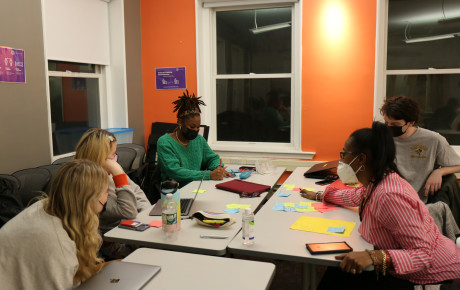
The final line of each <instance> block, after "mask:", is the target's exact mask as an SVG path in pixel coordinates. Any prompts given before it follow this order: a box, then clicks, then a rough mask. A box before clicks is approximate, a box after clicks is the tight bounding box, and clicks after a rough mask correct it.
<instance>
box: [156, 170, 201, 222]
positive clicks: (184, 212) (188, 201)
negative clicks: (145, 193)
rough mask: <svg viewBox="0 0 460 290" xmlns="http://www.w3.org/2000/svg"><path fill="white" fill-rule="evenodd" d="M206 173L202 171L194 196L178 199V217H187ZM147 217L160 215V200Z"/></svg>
mask: <svg viewBox="0 0 460 290" xmlns="http://www.w3.org/2000/svg"><path fill="white" fill-rule="evenodd" d="M206 171H207V170H205V171H204V173H203V176H202V177H201V181H200V185H198V189H197V190H196V192H195V195H194V196H193V198H181V199H180V215H181V216H188V215H189V213H190V209H191V208H192V204H193V202H194V201H195V199H196V196H197V195H198V192H200V188H201V184H202V183H203V180H204V176H205V175H206ZM149 215H152V216H153V215H161V199H159V200H158V201H157V203H156V204H155V206H154V207H153V208H152V210H151V211H150V213H149Z"/></svg>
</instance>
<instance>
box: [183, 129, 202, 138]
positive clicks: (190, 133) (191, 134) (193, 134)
mask: <svg viewBox="0 0 460 290" xmlns="http://www.w3.org/2000/svg"><path fill="white" fill-rule="evenodd" d="M182 135H183V136H184V138H185V139H187V140H193V139H195V138H196V136H198V131H195V130H192V129H187V131H185V133H184V132H182Z"/></svg>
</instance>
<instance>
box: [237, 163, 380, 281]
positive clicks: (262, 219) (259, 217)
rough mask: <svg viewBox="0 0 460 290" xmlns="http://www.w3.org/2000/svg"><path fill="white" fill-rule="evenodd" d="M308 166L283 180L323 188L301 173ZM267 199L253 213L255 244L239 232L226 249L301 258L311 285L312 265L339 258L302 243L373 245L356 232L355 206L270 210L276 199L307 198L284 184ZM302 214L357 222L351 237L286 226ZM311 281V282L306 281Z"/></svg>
mask: <svg viewBox="0 0 460 290" xmlns="http://www.w3.org/2000/svg"><path fill="white" fill-rule="evenodd" d="M307 169H308V167H298V168H296V169H295V170H294V172H292V174H291V175H290V176H289V178H288V179H287V180H286V181H285V183H284V184H295V186H296V187H307V188H313V189H314V190H315V191H317V190H324V189H325V187H326V186H321V185H316V184H315V181H318V179H307V178H305V177H304V176H303V173H304V172H305V171H306V170H307ZM280 191H281V192H289V193H291V196H289V197H279V196H277V193H278V192H280ZM277 193H275V194H274V195H273V196H272V198H271V199H270V200H268V202H267V203H266V204H265V205H264V206H263V207H262V209H261V210H260V211H259V212H258V213H257V214H256V216H255V244H253V245H250V246H247V245H243V244H242V242H241V241H242V237H241V233H239V234H238V235H236V236H235V238H234V239H233V240H232V241H231V243H230V244H229V246H228V252H229V253H233V254H242V255H250V256H258V257H265V258H272V259H280V260H286V261H295V262H301V263H303V265H304V267H303V268H304V276H303V278H304V288H307V289H308V288H310V289H314V288H315V287H316V286H315V285H316V282H315V276H316V273H315V267H314V266H312V265H326V266H338V265H339V264H340V261H337V260H335V259H334V256H335V255H336V254H330V255H314V256H313V255H311V254H310V253H309V252H308V250H307V249H306V247H305V243H324V242H335V241H344V240H345V241H346V242H347V243H348V244H349V245H350V246H351V247H352V248H353V250H355V251H363V250H365V249H373V245H371V244H369V243H367V242H366V241H365V240H364V239H363V238H362V237H361V235H360V234H359V233H358V227H359V225H360V220H359V215H358V214H357V211H356V209H349V208H339V209H338V210H334V211H331V212H326V213H320V212H305V213H296V212H282V211H275V210H273V209H272V208H273V206H274V205H275V204H276V203H277V202H295V203H299V202H302V201H307V202H308V201H311V200H307V199H305V198H303V197H301V196H300V193H299V192H298V191H289V190H287V189H286V188H285V187H284V186H283V185H282V186H281V187H280V188H279V190H278V191H277ZM302 215H305V216H313V217H321V218H327V219H334V220H343V221H350V222H356V225H355V227H354V229H353V231H352V233H351V235H350V237H346V238H344V237H339V236H333V235H326V234H319V233H313V232H305V231H298V230H292V229H290V228H289V227H290V226H291V225H292V224H294V223H295V222H296V221H297V220H298V219H299V218H300V217H301V216H302ZM308 282H309V283H310V285H308V284H306V283H308Z"/></svg>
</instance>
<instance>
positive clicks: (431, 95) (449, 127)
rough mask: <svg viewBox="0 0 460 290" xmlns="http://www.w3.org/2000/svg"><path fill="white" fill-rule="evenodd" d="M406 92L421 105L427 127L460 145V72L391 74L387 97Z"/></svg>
mask: <svg viewBox="0 0 460 290" xmlns="http://www.w3.org/2000/svg"><path fill="white" fill-rule="evenodd" d="M397 95H405V96H409V97H411V98H413V99H415V100H416V101H417V102H418V103H419V105H420V109H421V122H420V123H421V124H420V126H421V127H423V128H427V129H430V130H433V131H437V132H439V133H440V134H441V135H443V136H444V137H446V139H447V141H449V143H450V144H451V145H460V74H441V75H439V74H437V75H389V76H388V77H387V97H391V96H397Z"/></svg>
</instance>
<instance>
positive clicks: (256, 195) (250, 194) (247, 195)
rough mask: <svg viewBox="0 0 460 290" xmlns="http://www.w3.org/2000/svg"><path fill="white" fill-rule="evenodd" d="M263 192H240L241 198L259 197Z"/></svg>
mask: <svg viewBox="0 0 460 290" xmlns="http://www.w3.org/2000/svg"><path fill="white" fill-rule="evenodd" d="M260 194H261V192H252V193H249V192H240V197H259V196H260Z"/></svg>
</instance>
